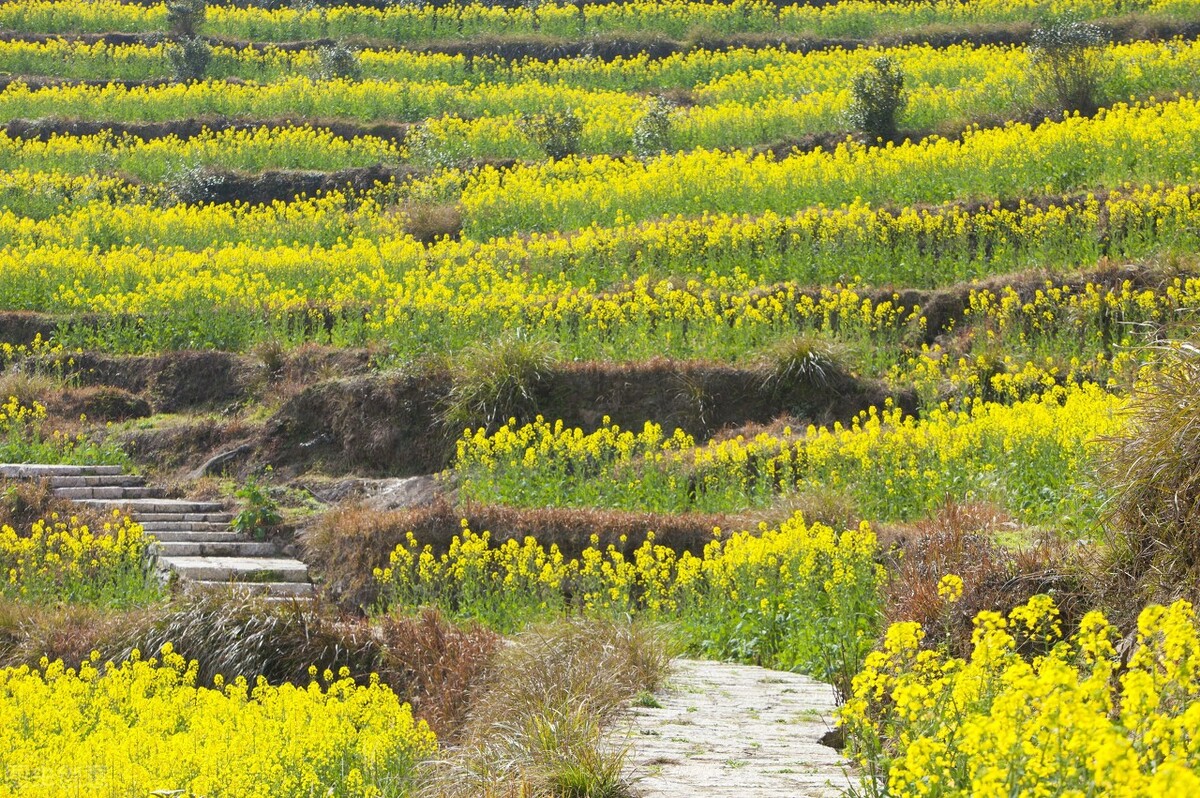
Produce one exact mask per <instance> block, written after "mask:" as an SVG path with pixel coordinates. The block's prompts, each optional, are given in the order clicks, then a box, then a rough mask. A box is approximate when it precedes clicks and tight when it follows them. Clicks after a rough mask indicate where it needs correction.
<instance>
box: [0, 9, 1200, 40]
mask: <svg viewBox="0 0 1200 798" xmlns="http://www.w3.org/2000/svg"><path fill="white" fill-rule="evenodd" d="M1133 12H1144V13H1150V14H1157V15H1162V16H1170V17H1177V18H1183V19H1190V18H1192V15H1193V14H1194V6H1193V4H1192V3H1191V2H1190V0H971V2H967V3H960V2H958V1H957V0H934V1H933V2H919V3H893V2H877V1H875V0H843V2H838V3H832V4H830V5H825V6H815V5H776V4H774V3H767V2H757V1H755V0H750V1H749V2H747V0H733V2H728V3H720V2H710V3H697V2H688V0H665V2H651V1H650V0H638V1H637V2H628V3H606V4H605V3H597V4H582V5H576V4H574V3H569V4H568V3H563V4H558V3H547V4H544V5H543V4H539V5H537V6H532V5H519V6H515V7H512V8H506V7H503V6H499V5H492V4H485V3H464V4H454V5H450V6H444V7H435V6H431V5H416V4H414V5H408V4H397V5H393V6H390V7H389V8H387V9H386V10H377V9H372V8H363V7H356V6H344V7H335V8H328V9H325V8H316V9H307V10H306V9H295V8H282V9H278V10H275V11H268V10H265V9H262V8H237V7H232V6H215V7H213V8H211V9H209V12H208V22H207V24H206V27H205V32H206V33H208V34H210V35H219V36H225V37H232V38H238V39H248V40H254V41H292V40H296V39H320V38H329V37H332V38H344V37H367V38H374V39H386V40H390V41H394V42H415V41H421V40H429V39H447V38H456V37H462V36H475V35H484V34H501V35H511V34H540V35H543V36H550V37H572V36H586V35H589V34H594V33H631V34H641V35H644V34H646V33H657V34H661V35H666V36H671V37H674V38H683V37H685V36H688V35H689V34H691V33H692V32H694V31H697V30H704V31H707V32H711V33H718V34H730V33H744V32H763V33H789V34H801V35H814V36H846V37H867V36H872V35H877V34H881V33H890V32H896V31H903V30H908V29H913V28H919V27H923V26H929V25H959V26H964V25H974V24H980V23H1007V22H1027V21H1036V20H1041V19H1044V18H1046V17H1067V18H1085V19H1086V18H1092V19H1094V18H1099V17H1105V16H1111V15H1115V14H1128V13H1133ZM0 27H3V28H5V29H8V30H13V31H18V32H22V33H106V32H109V31H123V32H154V31H164V30H166V28H167V20H166V8H165V5H155V6H140V5H134V4H125V3H121V2H120V1H119V0H98V2H79V1H72V2H63V1H62V0H16V1H14V2H8V3H4V4H3V5H0Z"/></svg>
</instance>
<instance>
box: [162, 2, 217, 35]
mask: <svg viewBox="0 0 1200 798" xmlns="http://www.w3.org/2000/svg"><path fill="white" fill-rule="evenodd" d="M207 15H208V3H207V0H167V28H168V29H170V31H171V33H172V34H173V35H174V36H180V37H194V36H195V35H196V32H197V31H198V30H200V26H201V25H203V24H204V19H205V17H206V16H207Z"/></svg>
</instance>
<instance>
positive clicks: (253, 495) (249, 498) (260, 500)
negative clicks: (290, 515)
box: [233, 476, 283, 539]
mask: <svg viewBox="0 0 1200 798" xmlns="http://www.w3.org/2000/svg"><path fill="white" fill-rule="evenodd" d="M233 495H234V496H237V497H238V498H239V499H241V500H242V501H244V502H245V503H246V504H245V506H244V507H243V508H242V511H241V512H239V513H238V514H237V515H236V516H234V519H233V528H234V530H235V531H237V532H240V533H242V534H243V535H252V536H254V537H256V538H259V539H262V538H264V537H266V532H267V529H269V528H270V527H273V526H275V525H276V524H278V523H279V522H280V521H282V520H283V516H281V515H280V514H279V505H278V504H277V503H276V502H275V500H274V499H272V498H271V495H270V493H268V491H267V488H266V487H265V486H263V485H261V484H259V482H258V479H257V478H256V477H254V476H250V477H247V478H246V481H245V483H243V484H242V487H241V488H239V489H238V490H237V491H235V492H234V494H233Z"/></svg>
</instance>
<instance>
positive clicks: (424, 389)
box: [262, 359, 916, 476]
mask: <svg viewBox="0 0 1200 798" xmlns="http://www.w3.org/2000/svg"><path fill="white" fill-rule="evenodd" d="M453 379H454V377H453V375H452V374H451V373H449V372H436V371H435V372H425V373H419V374H410V373H399V374H380V375H372V376H363V377H357V378H354V379H346V380H336V381H329V382H323V383H320V384H317V385H313V386H312V387H310V388H308V389H306V390H304V391H302V392H301V393H300V394H299V395H297V396H295V397H293V398H292V399H290V400H289V401H287V402H286V403H285V404H284V405H283V406H282V407H281V408H280V410H279V412H278V413H276V414H275V416H274V417H273V418H272V419H271V420H270V421H269V422H268V424H267V427H266V431H265V434H264V437H263V440H262V447H263V448H262V452H263V456H264V458H265V459H266V460H268V461H269V462H271V463H272V464H273V465H274V466H275V467H276V468H278V469H281V470H284V471H286V472H288V473H293V472H299V471H306V470H309V469H311V468H313V467H318V466H319V467H320V468H321V469H323V470H326V471H331V472H334V473H341V472H345V471H355V472H357V473H360V474H363V475H373V474H386V475H389V476H415V475H420V474H428V473H432V472H435V471H439V470H441V469H442V468H445V467H446V465H447V464H448V463H449V462H450V458H451V456H452V454H453V446H454V442H455V441H456V440H457V437H458V435H459V434H460V430H457V429H455V430H450V429H448V428H447V425H446V424H445V423H443V421H442V414H443V412H444V409H445V407H446V403H447V399H448V396H449V393H450V389H451V387H452V385H453ZM889 395H890V394H888V392H887V391H886V390H885V388H884V387H883V386H882V385H881V384H879V383H876V382H874V381H869V380H860V379H856V378H853V377H850V376H849V375H845V374H842V375H834V376H831V378H830V379H829V381H828V382H827V383H826V384H825V385H822V386H819V387H817V386H812V385H796V386H789V387H788V388H787V389H786V390H785V391H782V392H780V391H778V390H776V389H775V388H773V387H771V386H768V385H766V384H764V379H763V375H762V374H761V373H760V372H758V371H756V370H752V369H746V368H738V367H735V366H730V365H724V364H717V363H708V362H702V361H674V360H665V359H664V360H654V361H648V362H643V363H635V364H612V363H564V364H561V365H559V366H557V367H555V368H554V369H553V370H552V371H551V372H550V373H548V374H545V375H543V378H542V379H541V380H540V381H539V382H537V383H536V384H535V385H533V386H531V387H530V396H529V398H528V401H527V402H524V403H523V404H522V406H521V407H519V408H511V409H510V412H511V414H512V415H513V416H514V417H515V418H516V419H517V422H518V423H526V422H530V421H532V420H533V419H534V416H536V415H539V414H540V415H542V416H544V417H546V418H551V419H562V421H563V423H564V424H566V425H567V426H569V427H574V426H578V427H582V428H594V427H596V426H598V425H599V424H600V423H601V421H602V419H603V417H604V416H606V415H607V416H608V417H609V418H610V419H611V421H612V423H615V424H619V425H620V426H622V427H625V428H630V427H640V426H641V425H642V424H643V423H645V421H646V420H647V419H654V420H655V421H656V422H658V423H661V424H662V425H663V426H664V427H666V428H667V429H674V428H676V427H678V428H680V429H683V430H685V431H687V432H688V433H690V434H692V435H694V436H696V437H697V438H700V439H704V438H707V437H709V436H711V435H712V434H714V433H715V432H717V431H718V430H720V429H722V428H725V427H730V426H741V425H743V424H747V423H768V422H770V421H772V420H774V419H776V418H778V417H780V416H784V415H787V416H791V417H794V418H797V419H802V420H806V421H812V422H814V423H829V422H832V421H836V420H840V421H848V420H849V419H850V418H852V417H853V416H854V415H856V414H857V413H859V412H860V411H862V410H865V409H867V408H868V407H870V406H872V405H879V404H881V403H882V402H883V401H884V399H885V398H887V397H888V396H889ZM893 398H894V399H895V400H896V401H897V404H898V405H899V406H900V407H902V408H904V409H906V410H909V411H914V410H915V408H916V399H915V396H914V395H911V394H908V393H905V394H902V395H900V396H893ZM503 415H507V413H505V414H503ZM485 421H487V419H478V420H477V421H476V423H483V422H485Z"/></svg>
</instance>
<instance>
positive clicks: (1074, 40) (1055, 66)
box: [1029, 22, 1105, 115]
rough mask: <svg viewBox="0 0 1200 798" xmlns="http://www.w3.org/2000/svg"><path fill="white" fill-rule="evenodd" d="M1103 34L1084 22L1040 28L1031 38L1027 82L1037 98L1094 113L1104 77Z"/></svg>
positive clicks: (1063, 109) (1062, 106)
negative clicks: (1028, 79) (1028, 80)
mask: <svg viewBox="0 0 1200 798" xmlns="http://www.w3.org/2000/svg"><path fill="white" fill-rule="evenodd" d="M1103 44H1104V34H1103V33H1102V32H1101V30H1100V29H1099V28H1098V27H1096V26H1095V25H1089V24H1087V23H1086V22H1068V23H1060V24H1057V25H1051V26H1050V27H1048V28H1039V29H1037V30H1035V31H1034V32H1033V37H1032V38H1031V40H1030V48H1029V49H1030V59H1029V69H1030V83H1032V84H1033V89H1034V92H1035V94H1036V95H1038V98H1039V100H1040V101H1042V102H1045V103H1048V104H1051V105H1055V106H1057V107H1058V109H1059V110H1062V111H1078V112H1079V113H1081V114H1088V115H1090V114H1094V113H1096V110H1097V109H1098V108H1099V107H1100V84H1101V82H1102V81H1103V79H1104V71H1105V62H1104V50H1103V47H1102V45H1103Z"/></svg>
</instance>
